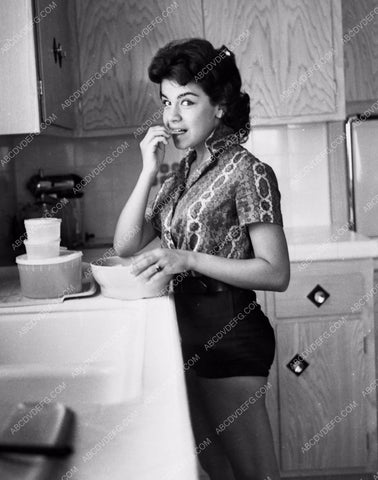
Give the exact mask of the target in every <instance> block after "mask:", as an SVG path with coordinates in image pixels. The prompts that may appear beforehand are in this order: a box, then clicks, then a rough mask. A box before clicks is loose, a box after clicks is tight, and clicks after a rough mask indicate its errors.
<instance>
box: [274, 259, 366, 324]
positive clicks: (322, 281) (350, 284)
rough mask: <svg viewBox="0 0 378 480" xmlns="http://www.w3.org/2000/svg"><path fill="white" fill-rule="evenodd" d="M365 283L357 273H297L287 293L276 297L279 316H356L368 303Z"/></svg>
mask: <svg viewBox="0 0 378 480" xmlns="http://www.w3.org/2000/svg"><path fill="white" fill-rule="evenodd" d="M292 270H293V269H292ZM330 271H332V269H331V268H330ZM364 284H365V282H364V277H363V275H361V274H360V273H358V272H349V273H346V272H345V273H342V272H340V273H339V274H324V273H323V274H322V273H319V272H318V273H315V272H314V273H311V274H309V273H307V272H303V273H302V272H298V271H297V272H294V273H292V277H291V281H290V285H289V288H288V289H287V290H286V292H283V293H276V294H275V296H274V297H275V308H276V317H277V318H291V317H303V316H314V315H336V314H347V313H353V312H354V311H358V310H361V308H362V306H363V305H364V303H365V302H364V301H363V296H364V294H366V293H367V292H366V291H365V286H364ZM311 292H312V295H311ZM309 295H310V296H312V298H313V299H314V300H315V301H317V304H315V303H313V301H311V299H310V298H308V296H309ZM361 299H362V301H361ZM356 303H357V305H355V304H356Z"/></svg>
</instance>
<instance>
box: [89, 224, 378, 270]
mask: <svg viewBox="0 0 378 480" xmlns="http://www.w3.org/2000/svg"><path fill="white" fill-rule="evenodd" d="M284 230H285V234H286V238H287V243H288V248H289V256H290V260H291V261H292V262H302V261H309V260H343V259H347V258H366V257H373V258H374V257H378V239H371V238H368V237H365V236H364V235H361V234H359V233H356V232H352V231H350V230H348V229H347V227H346V226H342V227H337V226H333V225H330V226H315V227H289V228H285V229H284ZM158 246H159V242H158V240H157V239H155V240H153V242H152V243H151V244H150V245H149V246H147V247H145V249H146V250H147V249H150V248H153V247H158ZM105 251H109V247H108V248H97V249H95V248H91V249H88V250H84V257H83V259H84V260H85V261H87V262H91V261H94V260H96V259H98V258H101V256H102V255H103V253H104V252H105Z"/></svg>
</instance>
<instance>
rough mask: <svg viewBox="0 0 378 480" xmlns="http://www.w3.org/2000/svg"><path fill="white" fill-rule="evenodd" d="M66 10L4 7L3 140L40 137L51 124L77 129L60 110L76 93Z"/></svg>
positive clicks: (25, 4)
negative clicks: (11, 136) (22, 135)
mask: <svg viewBox="0 0 378 480" xmlns="http://www.w3.org/2000/svg"><path fill="white" fill-rule="evenodd" d="M67 5H68V3H67V1H61V2H54V1H49V0H36V1H35V3H34V2H33V1H32V0H16V1H15V0H4V1H2V2H1V3H0V18H1V27H0V67H1V68H0V72H1V73H0V90H1V97H0V113H1V115H0V134H3V135H5V134H20V133H40V132H41V131H43V130H45V129H46V128H47V127H48V126H49V125H51V124H52V123H53V124H54V125H56V126H61V127H64V128H73V126H74V115H73V112H70V111H63V109H62V108H61V101H63V100H65V98H66V96H67V95H70V94H71V93H72V83H71V79H72V65H71V56H70V43H69V37H70V34H69V27H68V23H69V22H68V17H67ZM35 40H36V41H35ZM54 40H55V43H54ZM59 58H61V61H60V60H59Z"/></svg>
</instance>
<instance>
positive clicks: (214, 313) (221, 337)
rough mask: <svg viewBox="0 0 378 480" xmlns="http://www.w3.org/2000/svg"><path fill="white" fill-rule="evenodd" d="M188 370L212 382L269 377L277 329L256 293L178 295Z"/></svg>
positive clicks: (248, 291) (232, 291)
mask: <svg viewBox="0 0 378 480" xmlns="http://www.w3.org/2000/svg"><path fill="white" fill-rule="evenodd" d="M174 296H175V304H176V312H177V319H178V326H179V330H180V335H181V344H182V351H183V357H184V362H185V368H190V369H192V368H193V369H194V370H195V371H196V373H197V375H198V376H200V377H207V378H222V377H234V376H241V375H243V376H244V375H250V376H263V377H267V376H268V374H269V369H270V367H271V365H272V362H273V358H274V351H275V337H274V330H273V328H272V326H271V325H270V322H269V320H268V318H267V317H266V316H265V315H264V313H263V312H262V310H261V308H260V305H259V304H257V303H256V294H255V292H253V291H252V290H244V289H241V288H232V289H231V290H227V291H223V292H216V293H175V295H174Z"/></svg>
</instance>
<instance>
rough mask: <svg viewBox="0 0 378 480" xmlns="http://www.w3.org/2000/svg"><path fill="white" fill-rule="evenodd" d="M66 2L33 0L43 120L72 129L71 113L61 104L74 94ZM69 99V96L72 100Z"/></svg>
mask: <svg viewBox="0 0 378 480" xmlns="http://www.w3.org/2000/svg"><path fill="white" fill-rule="evenodd" d="M68 4H69V1H68V0H59V1H52V0H35V6H36V12H35V14H36V18H38V19H39V20H38V21H37V22H35V23H36V30H37V39H38V60H39V62H38V65H39V69H40V75H41V78H42V112H41V113H42V121H43V122H46V120H51V119H54V122H53V123H54V124H55V125H56V126H59V127H63V128H68V129H72V128H73V127H74V113H75V112H74V110H73V109H72V108H67V107H66V106H62V105H64V102H65V101H66V100H67V99H68V98H69V97H70V96H71V95H72V94H73V93H74V87H73V73H72V71H73V68H75V66H74V63H73V57H72V55H73V53H72V48H71V38H72V36H73V33H72V32H71V30H70V24H69V17H68ZM71 98H72V97H71Z"/></svg>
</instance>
